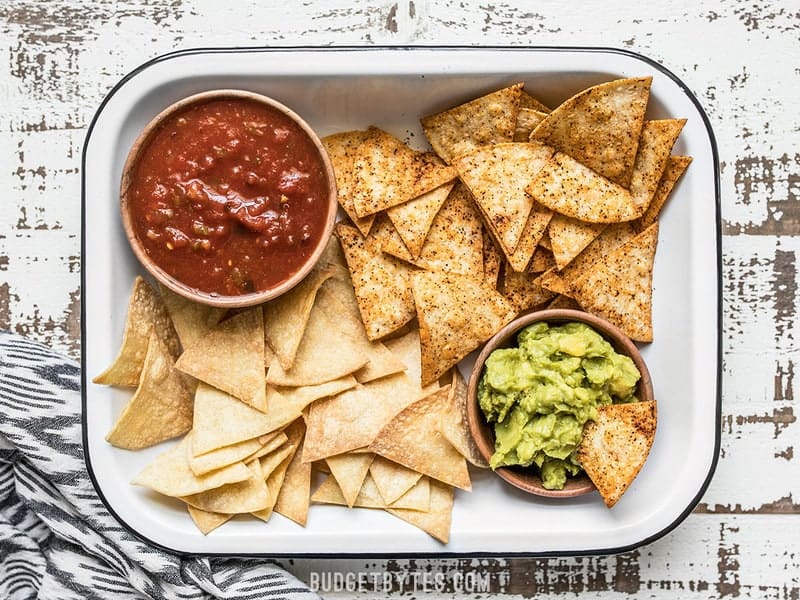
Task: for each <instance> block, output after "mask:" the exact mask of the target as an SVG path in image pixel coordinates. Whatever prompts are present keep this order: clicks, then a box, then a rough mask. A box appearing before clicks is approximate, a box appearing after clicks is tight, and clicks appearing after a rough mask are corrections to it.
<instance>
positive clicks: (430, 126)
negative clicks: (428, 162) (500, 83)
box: [420, 83, 522, 163]
mask: <svg viewBox="0 0 800 600" xmlns="http://www.w3.org/2000/svg"><path fill="white" fill-rule="evenodd" d="M521 91H522V84H521V83H517V84H514V85H512V86H510V87H507V88H504V89H502V90H498V91H496V92H492V93H491V94H487V95H486V96H481V97H480V98H476V99H474V100H471V101H469V102H466V103H464V104H461V105H459V106H456V107H454V108H451V109H449V110H446V111H444V112H440V113H438V114H435V115H431V116H428V117H424V118H422V119H420V122H421V123H422V130H423V131H424V132H425V137H427V138H428V141H429V142H430V144H431V147H432V148H433V149H434V151H435V152H436V154H438V155H439V156H440V157H441V158H442V160H444V161H445V162H446V163H452V162H453V159H454V158H455V157H456V156H460V155H462V154H467V153H468V152H472V151H473V150H475V149H476V148H479V147H481V146H489V145H491V144H499V143H501V142H510V141H511V140H512V139H513V137H514V124H515V123H516V120H517V112H518V111H519V103H520V92H521Z"/></svg>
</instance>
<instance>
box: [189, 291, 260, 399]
mask: <svg viewBox="0 0 800 600" xmlns="http://www.w3.org/2000/svg"><path fill="white" fill-rule="evenodd" d="M264 356H265V354H264V319H263V317H262V314H261V307H260V306H257V307H255V308H251V309H249V310H246V311H244V312H241V313H238V314H236V315H234V316H233V317H231V318H229V319H226V320H225V321H222V322H221V323H220V324H219V325H217V326H216V327H214V329H212V330H211V331H209V332H208V334H206V336H205V337H203V338H202V339H200V340H198V341H197V343H195V345H194V346H191V347H190V348H186V349H185V350H184V352H183V354H181V356H180V358H178V362H177V363H175V366H176V367H177V368H178V369H180V370H181V371H183V372H184V373H187V374H188V375H191V376H192V377H194V378H196V379H199V380H200V381H204V382H206V383H207V384H209V385H212V386H214V387H216V388H219V389H220V390H223V391H225V392H227V393H229V394H231V395H232V396H235V397H236V398H239V400H241V401H242V402H245V403H247V404H249V405H250V406H253V407H255V408H258V409H261V410H263V409H264V402H265V396H264V392H265V389H266V380H265V370H264V360H265V359H264Z"/></svg>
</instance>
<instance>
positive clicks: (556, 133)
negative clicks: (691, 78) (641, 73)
mask: <svg viewBox="0 0 800 600" xmlns="http://www.w3.org/2000/svg"><path fill="white" fill-rule="evenodd" d="M651 81H652V77H640V78H636V79H619V80H616V81H609V82H606V83H602V84H600V85H595V86H593V87H590V88H587V89H585V90H583V91H582V92H579V93H578V94H576V95H575V96H573V97H572V98H570V99H568V100H566V101H565V102H563V103H562V104H561V105H560V106H558V107H557V108H555V109H554V110H553V111H552V112H551V113H550V114H549V115H548V116H547V118H546V119H544V120H543V121H542V122H541V123H539V125H537V127H536V129H534V130H533V134H532V136H531V137H532V138H533V139H535V140H538V141H540V142H542V143H544V144H547V145H549V146H552V147H554V148H555V149H556V150H559V151H560V152H563V153H564V154H568V155H569V156H571V157H573V158H574V159H575V160H576V161H578V162H580V163H582V164H584V165H586V167H587V168H589V169H592V170H593V171H595V172H597V173H599V174H600V175H601V176H603V177H605V178H607V179H609V180H610V181H612V182H614V183H616V184H617V185H620V186H622V187H627V186H628V185H629V183H630V178H631V173H632V171H633V162H634V159H635V157H636V149H637V147H638V144H639V133H640V131H641V129H642V122H643V121H644V113H645V110H646V109H647V101H648V99H649V96H650V83H651Z"/></svg>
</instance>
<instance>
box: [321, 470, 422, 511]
mask: <svg viewBox="0 0 800 600" xmlns="http://www.w3.org/2000/svg"><path fill="white" fill-rule="evenodd" d="M357 492H358V494H357V495H356V497H355V499H354V500H353V504H352V505H350V504H348V503H347V501H346V500H345V497H344V493H343V492H342V490H341V488H340V487H339V485H338V484H337V482H336V480H335V479H334V478H333V477H328V478H326V479H325V480H324V481H323V482H322V484H321V485H320V486H319V487H318V488H317V490H316V491H315V492H314V495H313V496H312V497H311V500H312V501H313V502H316V503H318V504H338V505H340V506H348V507H350V508H353V507H354V506H356V507H359V508H383V509H385V508H389V507H392V508H402V509H406V510H416V511H427V510H429V509H430V480H429V479H428V478H427V477H424V478H422V479H420V480H419V481H418V482H417V483H416V484H414V485H413V486H411V488H409V489H408V490H407V491H406V493H405V494H403V495H402V496H401V497H400V498H398V499H397V500H396V501H395V503H393V504H387V503H386V501H385V500H384V499H383V498H382V497H381V495H380V492H379V491H378V488H377V486H376V485H375V482H374V481H373V479H372V477H371V476H370V475H369V474H367V475H366V477H365V478H364V483H363V485H362V486H361V488H360V489H359V490H357Z"/></svg>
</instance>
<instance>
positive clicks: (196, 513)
mask: <svg viewBox="0 0 800 600" xmlns="http://www.w3.org/2000/svg"><path fill="white" fill-rule="evenodd" d="M186 510H188V511H189V516H190V517H191V518H192V521H194V524H195V525H197V528H198V529H199V530H200V532H201V533H202V534H203V535H208V534H209V533H211V532H212V531H214V530H215V529H216V528H217V527H219V526H220V525H222V524H223V523H227V522H228V521H230V520H231V518H232V517H233V515H223V514H221V513H212V512H208V511H205V510H200V509H199V508H195V507H194V506H192V505H191V504H187V505H186Z"/></svg>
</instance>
